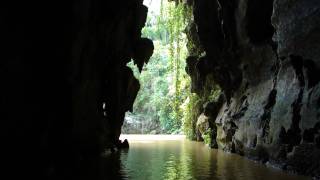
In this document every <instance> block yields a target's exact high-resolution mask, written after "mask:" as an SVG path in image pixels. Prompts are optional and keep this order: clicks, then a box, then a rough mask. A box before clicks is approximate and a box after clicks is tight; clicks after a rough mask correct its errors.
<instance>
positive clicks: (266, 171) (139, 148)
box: [115, 135, 307, 180]
mask: <svg viewBox="0 0 320 180" xmlns="http://www.w3.org/2000/svg"><path fill="white" fill-rule="evenodd" d="M124 138H127V139H128V140H129V143H130V149H129V150H127V151H121V152H120V153H119V156H118V160H119V161H120V162H119V167H120V168H119V169H115V170H116V171H118V172H117V175H118V176H119V177H121V178H122V179H136V180H144V179H146V180H161V179H165V180H170V179H181V180H188V179H200V180H202V179H204V180H205V179H222V180H229V179H230V180H233V179H235V180H242V179H243V180H253V179H255V180H256V179H258V180H263V179H266V180H270V179H271V180H278V179H279V180H287V179H288V180H289V179H290V180H291V179H307V178H305V177H301V176H294V175H289V174H286V173H283V172H281V171H280V170H277V169H273V168H267V167H266V166H264V165H261V164H259V163H255V162H253V161H250V160H247V159H245V158H243V157H241V156H238V155H235V154H227V153H224V152H222V151H218V150H212V149H209V148H208V147H207V146H205V145H204V144H203V143H201V142H192V141H188V140H185V139H184V136H163V135H161V136H154V135H147V136H145V135H122V136H121V139H124Z"/></svg>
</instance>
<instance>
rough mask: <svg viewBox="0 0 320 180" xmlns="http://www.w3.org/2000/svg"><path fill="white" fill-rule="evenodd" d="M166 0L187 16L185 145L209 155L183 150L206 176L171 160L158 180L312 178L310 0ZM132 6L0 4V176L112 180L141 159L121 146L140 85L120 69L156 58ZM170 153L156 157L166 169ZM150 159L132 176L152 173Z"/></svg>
mask: <svg viewBox="0 0 320 180" xmlns="http://www.w3.org/2000/svg"><path fill="white" fill-rule="evenodd" d="M164 1H166V2H171V3H174V4H175V6H179V5H181V6H182V7H183V8H185V9H189V11H182V12H188V13H189V16H190V17H192V18H190V19H188V22H187V25H186V27H185V28H184V33H185V34H186V38H187V44H186V45H187V48H188V55H189V56H188V57H185V61H184V62H185V63H186V67H185V73H186V74H187V75H188V76H189V77H190V88H189V90H190V93H192V96H190V99H189V100H190V101H189V102H192V103H193V106H190V107H189V110H190V112H191V114H189V116H188V117H189V120H190V124H188V128H189V129H190V132H191V133H190V134H188V136H189V139H191V140H192V141H187V142H186V144H185V145H186V147H188V149H190V148H192V147H193V146H195V144H197V143H199V144H197V146H201V145H200V144H207V145H208V146H203V147H205V149H201V148H200V149H199V148H198V149H196V150H197V151H194V152H193V153H195V154H198V155H202V156H204V155H208V156H207V157H206V158H208V159H209V161H205V163H207V164H206V166H205V167H204V170H205V171H206V172H207V173H208V174H209V175H211V176H205V175H204V174H199V173H196V172H195V173H194V174H192V173H191V174H190V173H189V172H190V171H191V170H190V169H192V168H193V166H192V164H193V165H194V164H196V165H198V164H197V163H201V160H199V159H192V158H195V157H197V156H194V157H193V156H191V155H185V156H181V157H180V156H179V158H178V160H177V161H173V160H172V159H171V160H172V161H170V159H169V160H168V161H167V162H168V163H172V162H174V163H176V164H175V165H174V166H175V167H177V168H173V169H167V171H166V172H167V173H166V174H165V175H163V176H161V177H162V178H163V179H179V178H180V179H186V178H188V177H193V178H194V179H210V178H211V179H212V178H216V179H220V178H228V179H236V178H239V177H247V176H246V175H248V177H251V178H252V179H257V178H259V177H256V176H254V175H255V174H254V171H255V170H257V169H254V168H251V169H250V168H249V169H246V170H247V171H246V172H247V173H246V174H241V173H240V174H237V173H239V171H237V169H234V168H236V167H234V166H236V165H237V164H236V163H235V162H243V163H245V164H246V163H249V164H250V163H253V161H256V162H259V163H258V164H259V165H253V166H252V167H256V168H258V166H259V168H260V165H261V166H263V168H265V170H261V172H262V171H263V176H261V177H260V178H262V179H267V178H279V179H281V178H283V179H286V178H296V179H304V178H311V177H313V178H315V179H317V178H320V163H319V162H320V146H319V142H320V140H319V139H320V129H319V122H320V119H319V118H320V110H319V107H320V106H319V104H320V103H319V102H320V101H319V100H320V85H319V76H320V74H319V71H318V70H319V67H320V54H319V52H320V31H319V29H320V23H319V22H320V1H318V0H300V1H297V0H296V1H294V0H269V1H267V0H263V1H258V0H240V1H235V0H161V1H160V2H164ZM143 3H144V2H143V0H119V1H111V0H110V1H108V0H95V1H93V0H81V1H64V2H60V1H54V2H46V1H41V2H40V1H24V2H17V1H4V2H2V6H1V7H2V8H1V12H0V14H1V15H0V23H1V30H0V32H1V33H0V36H1V44H2V46H1V47H2V53H1V54H0V59H1V60H0V82H1V86H0V99H1V100H0V104H1V110H0V112H1V113H0V119H1V120H2V121H1V122H2V123H3V124H2V126H1V137H2V138H1V139H2V142H1V150H2V151H3V152H2V158H1V161H2V164H3V172H4V173H1V177H2V179H18V178H33V179H35V178H39V179H121V176H119V172H121V173H122V172H124V171H123V169H122V168H123V164H122V162H123V161H124V159H123V158H129V156H126V154H127V155H129V154H130V153H131V152H134V153H136V154H135V157H134V158H135V160H139V159H140V160H145V162H149V160H150V159H149V156H148V155H149V154H148V151H132V150H131V149H132V148H131V145H130V141H129V144H128V143H127V141H125V142H121V140H119V137H120V134H121V128H122V125H123V122H124V118H125V113H126V112H127V111H132V109H133V104H134V101H135V99H136V97H137V93H138V91H139V89H140V88H141V86H140V83H139V81H138V80H137V78H136V77H135V76H134V73H133V71H132V70H131V69H130V68H129V67H128V66H127V64H128V63H129V62H131V61H132V63H133V64H135V66H137V68H138V69H139V71H141V70H143V68H145V67H146V65H145V64H147V63H148V62H149V59H150V57H152V54H153V52H154V51H155V48H156V46H155V43H154V42H153V40H152V39H150V38H148V37H143V36H142V28H143V27H144V26H147V25H148V24H147V23H146V22H147V14H148V7H147V6H146V5H144V4H143ZM162 38H166V35H164V36H162ZM213 97H215V98H213ZM196 141H201V142H196ZM173 144H174V143H173ZM128 146H129V149H127V147H128ZM173 146H175V145H173ZM114 147H116V148H114ZM143 147H146V148H147V149H148V148H151V149H152V148H154V147H153V146H151V144H148V143H147V142H146V143H145V144H144V146H143ZM201 147H202V146H201ZM118 149H119V150H118ZM120 149H122V150H120ZM133 149H134V148H133ZM106 150H110V154H109V155H108V156H106V155H105V152H106ZM182 150H183V149H182ZM182 150H181V151H180V149H178V150H177V149H172V151H170V150H168V149H165V150H164V151H163V152H164V154H166V155H168V156H170V158H173V159H174V158H176V157H175V153H180V152H182ZM113 151H115V152H113ZM208 151H210V153H208ZM152 152H157V151H152ZM188 152H189V151H188ZM211 152H214V153H211ZM206 153H208V154H206ZM230 153H231V154H230ZM186 154H188V153H186ZM241 156H243V157H246V158H248V159H250V160H248V161H245V160H244V159H245V158H243V157H241ZM130 157H131V156H130ZM140 157H141V158H140ZM160 158H161V157H159V159H160ZM190 159H191V160H190ZM192 160H193V161H192ZM251 160H253V161H251ZM150 162H151V164H148V165H147V168H145V169H143V168H142V169H139V170H141V172H149V173H152V171H156V172H157V167H162V166H163V163H159V162H158V161H150ZM192 162H194V163H192ZM152 165H153V166H152ZM133 166H134V165H133ZM191 166H192V167H191ZM200 166H201V164H199V167H200ZM265 166H268V167H269V166H272V167H277V168H278V169H281V171H280V172H279V173H280V174H277V173H275V172H274V171H273V170H270V169H268V168H266V167H265ZM136 167H137V168H138V165H136ZM201 167H202V166H201ZM239 167H240V166H239ZM246 167H251V166H246ZM259 168H258V169H259ZM227 170H229V171H227ZM225 172H227V173H225ZM255 172H260V171H258V170H257V171H255ZM158 173H160V170H159V172H158ZM219 173H222V175H223V176H225V177H221V176H220V175H221V174H219ZM290 173H293V174H295V175H292V174H290ZM160 175H161V173H160ZM291 175H292V176H291ZM155 177H158V176H155ZM155 177H152V176H148V177H139V178H136V179H141V178H142V179H143V178H144V179H157V178H155ZM122 178H123V179H130V177H122ZM133 179H134V178H133Z"/></svg>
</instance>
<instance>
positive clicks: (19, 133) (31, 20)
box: [0, 0, 153, 179]
mask: <svg viewBox="0 0 320 180" xmlns="http://www.w3.org/2000/svg"><path fill="white" fill-rule="evenodd" d="M1 7H2V8H1V15H0V19H1V20H0V23H1V30H0V31H1V33H0V34H1V35H0V36H1V45H2V47H4V48H5V49H2V50H3V51H2V53H1V55H0V59H1V61H0V81H1V88H0V104H1V110H0V112H1V113H0V116H1V117H0V119H1V122H2V125H1V137H2V138H4V140H3V141H2V142H1V144H2V145H1V147H2V150H4V151H5V152H4V155H5V156H6V159H3V160H2V162H5V167H7V168H8V170H13V171H14V172H10V171H6V170H5V171H6V172H8V174H9V175H10V176H9V177H11V178H9V179H18V178H15V177H14V176H19V175H22V174H24V177H28V175H30V176H32V177H33V178H34V177H37V176H39V177H40V178H39V179H48V178H50V179H51V178H55V179H73V178H71V177H70V175H71V174H73V173H74V172H81V169H79V168H80V165H79V164H86V161H89V159H90V162H91V161H93V160H92V159H94V158H93V157H98V155H99V154H100V152H101V151H103V149H104V148H105V147H108V146H109V147H112V146H113V145H114V144H116V143H117V142H118V137H119V135H120V131H121V125H122V123H123V117H124V113H125V112H126V111H130V110H131V109H132V104H133V102H134V99H135V97H136V95H137V92H138V90H139V82H138V81H137V80H136V79H135V78H134V76H133V73H132V72H131V70H130V69H129V68H128V67H126V64H127V62H129V61H130V60H131V59H132V58H133V59H134V61H135V63H136V64H138V66H139V67H141V66H142V65H143V63H144V62H147V60H148V59H149V57H150V56H151V54H152V51H153V44H152V42H151V41H150V40H148V39H145V38H141V29H142V27H143V26H144V23H145V21H146V16H147V11H148V10H147V7H145V6H144V5H143V4H142V0H121V1H105V0H94V1H93V0H81V1H66V2H59V1H55V2H43V1H41V2H40V1H39V2H34V1H32V2H15V1H5V2H3V4H2V5H1ZM142 49H143V50H142ZM89 157H90V158H89ZM31 162H32V164H30V163H31ZM88 164H90V163H88ZM97 164H98V162H97ZM19 167H21V168H19ZM97 169H98V168H97ZM97 174H98V173H97ZM92 178H93V179H94V177H92Z"/></svg>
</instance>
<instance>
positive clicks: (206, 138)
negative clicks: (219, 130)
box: [202, 128, 212, 146]
mask: <svg viewBox="0 0 320 180" xmlns="http://www.w3.org/2000/svg"><path fill="white" fill-rule="evenodd" d="M211 137H212V130H211V129H210V128H209V129H208V130H207V131H206V132H205V133H204V134H202V138H203V141H204V143H205V144H207V145H209V146H210V145H211V140H212V139H211Z"/></svg>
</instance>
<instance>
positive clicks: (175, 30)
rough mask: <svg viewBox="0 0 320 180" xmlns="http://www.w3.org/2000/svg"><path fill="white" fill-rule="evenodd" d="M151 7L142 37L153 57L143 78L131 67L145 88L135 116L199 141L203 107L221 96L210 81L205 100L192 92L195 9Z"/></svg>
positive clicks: (164, 0) (164, 3) (164, 2)
mask: <svg viewBox="0 0 320 180" xmlns="http://www.w3.org/2000/svg"><path fill="white" fill-rule="evenodd" d="M152 3H158V4H156V5H155V4H153V5H152ZM149 5H150V6H149V14H148V17H147V22H146V26H145V27H144V28H143V30H142V35H143V36H144V37H147V38H149V39H151V40H152V41H153V43H154V46H155V48H154V53H153V56H152V57H151V59H150V60H149V63H148V64H147V65H145V66H144V68H143V70H142V72H141V74H140V73H139V71H138V68H137V67H136V66H135V65H134V64H133V63H132V62H130V63H129V64H128V66H129V67H131V68H132V69H133V72H134V75H135V77H136V78H137V79H138V80H139V81H140V85H141V86H140V91H139V93H138V96H137V98H136V101H135V104H134V107H133V115H134V116H136V117H138V118H139V119H141V121H152V122H155V123H159V124H160V126H161V128H162V132H163V133H179V132H182V131H183V132H184V133H185V134H186V135H187V137H188V138H189V139H196V132H195V129H196V121H197V118H198V116H199V115H200V113H201V112H200V110H201V107H202V105H203V103H204V102H207V101H212V100H215V98H216V97H217V96H218V94H219V93H220V92H218V91H217V89H216V88H215V87H214V85H213V84H214V82H213V81H212V80H211V79H210V78H208V82H207V84H208V85H206V87H208V90H205V91H204V94H203V95H201V98H200V96H198V95H196V94H194V93H191V92H190V84H191V80H190V77H189V76H188V75H187V74H186V72H185V66H186V62H185V59H186V57H187V55H188V54H189V52H188V50H190V49H189V47H187V43H188V46H192V47H193V48H195V47H196V45H194V44H193V43H194V42H193V41H192V40H190V39H191V37H189V36H188V37H187V35H186V34H185V29H186V26H187V25H188V23H190V22H191V21H192V20H193V17H192V8H191V7H189V6H186V5H185V4H183V3H175V2H174V1H172V2H168V1H167V0H161V1H152V2H151V1H149ZM155 7H156V8H158V9H157V10H155V9H153V8H155ZM199 52H200V51H199Z"/></svg>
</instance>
